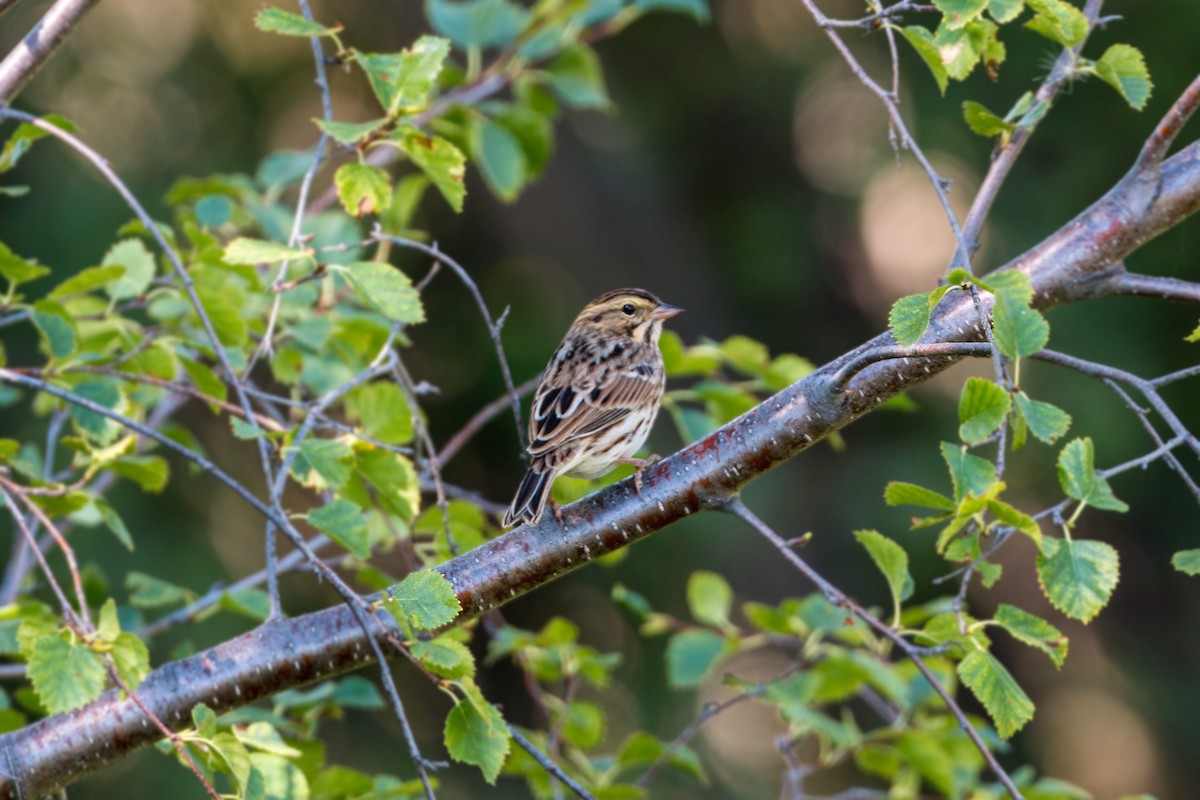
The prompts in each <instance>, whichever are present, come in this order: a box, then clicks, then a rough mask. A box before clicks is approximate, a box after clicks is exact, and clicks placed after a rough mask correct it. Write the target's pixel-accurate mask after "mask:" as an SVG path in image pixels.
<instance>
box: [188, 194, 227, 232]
mask: <svg viewBox="0 0 1200 800" xmlns="http://www.w3.org/2000/svg"><path fill="white" fill-rule="evenodd" d="M234 209H235V207H234V205H233V201H232V200H230V199H229V198H228V197H226V196H225V195H223V194H210V195H207V196H206V197H201V198H200V199H199V200H197V201H196V221H197V222H199V223H200V224H201V225H203V226H204V227H205V228H217V227H220V226H221V225H224V224H225V223H226V222H229V220H230V219H231V218H232V217H233V212H234Z"/></svg>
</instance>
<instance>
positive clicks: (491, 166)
mask: <svg viewBox="0 0 1200 800" xmlns="http://www.w3.org/2000/svg"><path fill="white" fill-rule="evenodd" d="M471 151H472V154H473V155H474V157H475V161H476V163H477V164H478V165H479V171H480V172H481V173H482V174H483V179H484V180H485V181H486V182H487V185H488V188H490V189H491V190H492V193H493V194H495V195H496V196H497V197H499V198H500V199H501V200H504V201H505V202H511V201H512V200H515V199H516V197H517V195H518V194H520V192H521V187H523V186H524V185H525V180H526V170H525V153H524V151H523V150H522V149H521V144H520V143H519V142H518V141H517V140H516V137H514V136H513V135H512V134H511V133H510V132H509V130H508V128H506V127H504V126H503V125H501V124H500V123H498V122H493V121H491V120H487V119H485V120H482V121H481V122H480V123H479V124H477V125H475V126H474V128H473V129H472V131H471Z"/></svg>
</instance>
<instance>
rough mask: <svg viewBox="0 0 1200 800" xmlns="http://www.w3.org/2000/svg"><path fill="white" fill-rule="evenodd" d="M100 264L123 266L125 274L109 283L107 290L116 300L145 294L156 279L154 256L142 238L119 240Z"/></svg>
mask: <svg viewBox="0 0 1200 800" xmlns="http://www.w3.org/2000/svg"><path fill="white" fill-rule="evenodd" d="M100 266H102V267H110V266H121V267H124V269H125V274H124V275H122V276H121V278H120V279H119V280H116V281H113V282H111V283H108V284H107V285H106V286H105V291H107V292H108V296H109V297H111V298H112V299H114V300H131V299H133V298H135V297H138V296H140V295H141V294H143V293H144V292H145V291H146V289H147V288H149V286H150V281H152V280H154V271H155V266H154V256H153V255H151V254H150V251H149V250H147V249H146V245H144V244H142V241H141V240H140V239H125V240H124V241H120V242H117V243H116V244H115V245H113V246H112V248H110V249H109V251H108V252H107V253H105V254H104V260H103V261H102V262H101V264H100Z"/></svg>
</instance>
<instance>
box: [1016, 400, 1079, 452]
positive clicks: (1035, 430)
mask: <svg viewBox="0 0 1200 800" xmlns="http://www.w3.org/2000/svg"><path fill="white" fill-rule="evenodd" d="M1016 404H1017V411H1018V412H1019V413H1020V415H1021V417H1022V418H1023V419H1024V420H1025V423H1026V424H1027V425H1028V426H1029V431H1030V432H1031V433H1032V434H1033V435H1034V436H1036V437H1037V438H1038V439H1040V440H1041V441H1043V442H1045V443H1046V444H1054V443H1055V442H1056V441H1058V439H1059V438H1060V437H1062V436H1063V435H1064V434H1065V433H1066V432H1067V430H1068V429H1069V428H1070V427H1071V415H1070V414H1068V413H1067V412H1065V411H1063V410H1062V409H1061V408H1059V407H1058V406H1056V405H1052V404H1050V403H1043V402H1041V401H1039V400H1030V399H1029V396H1028V395H1026V394H1025V393H1024V392H1017V395H1016Z"/></svg>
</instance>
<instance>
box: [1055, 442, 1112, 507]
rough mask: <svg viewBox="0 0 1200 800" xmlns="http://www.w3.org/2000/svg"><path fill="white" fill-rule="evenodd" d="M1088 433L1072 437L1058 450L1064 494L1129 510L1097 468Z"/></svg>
mask: <svg viewBox="0 0 1200 800" xmlns="http://www.w3.org/2000/svg"><path fill="white" fill-rule="evenodd" d="M1094 461H1095V453H1094V450H1093V445H1092V440H1091V437H1087V436H1085V437H1082V438H1079V439H1072V440H1071V441H1070V442H1068V443H1067V444H1066V445H1064V446H1063V449H1062V451H1061V452H1060V453H1059V454H1058V482H1059V483H1060V484H1061V485H1062V489H1063V491H1064V492H1066V494H1067V496H1068V497H1070V498H1072V499H1075V500H1080V501H1082V502H1084V503H1086V504H1087V505H1089V506H1092V507H1093V508H1098V509H1101V510H1103V511H1122V512H1124V511H1128V510H1129V506H1128V505H1126V504H1125V503H1123V502H1122V501H1120V500H1118V499H1117V497H1116V496H1115V495H1114V494H1113V492H1112V488H1111V487H1109V485H1108V481H1107V480H1105V479H1104V478H1103V477H1101V476H1100V474H1099V473H1098V472H1096V467H1095V464H1094Z"/></svg>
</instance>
